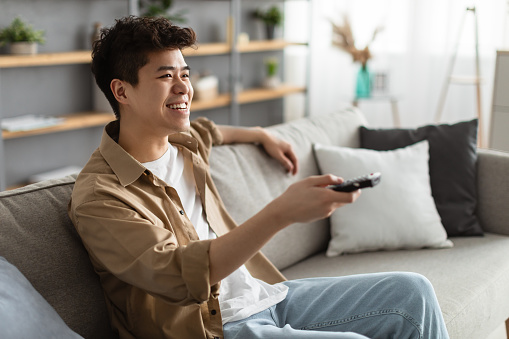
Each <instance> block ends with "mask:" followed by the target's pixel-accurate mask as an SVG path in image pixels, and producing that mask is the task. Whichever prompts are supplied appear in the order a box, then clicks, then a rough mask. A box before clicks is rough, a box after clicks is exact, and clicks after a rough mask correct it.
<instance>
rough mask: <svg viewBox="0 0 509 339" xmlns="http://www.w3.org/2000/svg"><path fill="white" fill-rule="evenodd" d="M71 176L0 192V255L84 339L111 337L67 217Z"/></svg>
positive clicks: (98, 292)
mask: <svg viewBox="0 0 509 339" xmlns="http://www.w3.org/2000/svg"><path fill="white" fill-rule="evenodd" d="M74 180H75V178H74V177H71V176H69V177H65V178H62V179H57V180H50V181H45V182H42V183H39V184H34V185H30V186H26V187H23V188H19V189H16V190H13V191H5V192H1V193H0V218H1V219H0V256H2V257H4V258H5V259H7V260H8V261H9V262H10V263H11V264H13V265H14V266H16V267H17V268H18V269H19V270H20V271H21V273H23V275H24V276H25V277H26V278H27V279H28V280H29V281H30V283H31V284H32V285H33V286H34V288H35V289H36V290H37V291H38V292H39V293H40V294H41V295H42V296H43V297H44V299H46V301H48V303H49V304H50V305H51V306H53V308H54V309H55V310H56V311H57V313H58V314H59V315H60V317H61V318H62V319H63V320H64V321H65V323H66V324H67V325H68V326H69V327H70V328H71V329H72V330H74V331H75V332H77V333H78V334H80V335H82V336H83V337H85V338H114V337H115V335H114V334H113V332H112V331H111V328H110V324H109V319H108V314H107V309H106V304H105V301H104V295H103V292H102V289H101V285H100V283H99V279H98V276H97V275H96V274H95V272H94V270H93V267H92V265H91V263H90V260H89V258H88V254H87V252H86V250H85V248H84V247H83V245H82V243H81V240H80V238H79V236H78V234H77V233H76V230H75V229H74V226H73V225H72V223H71V221H70V219H69V217H68V215H67V204H68V203H69V199H70V197H71V191H72V188H73V185H74Z"/></svg>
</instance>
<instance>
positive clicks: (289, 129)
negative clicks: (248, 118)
mask: <svg viewBox="0 0 509 339" xmlns="http://www.w3.org/2000/svg"><path fill="white" fill-rule="evenodd" d="M365 123H366V121H365V119H364V117H363V115H362V114H361V113H360V112H359V111H358V110H356V109H354V108H351V109H345V110H343V111H340V112H337V113H333V114H329V115H321V116H316V117H310V118H305V119H299V120H295V121H292V122H289V123H287V124H283V125H277V126H273V127H270V128H269V130H270V131H271V132H272V133H273V134H274V135H276V136H278V137H280V138H282V139H284V140H287V141H288V142H290V143H291V144H292V145H293V149H294V151H295V153H296V155H297V157H298V159H299V165H300V168H299V173H297V174H296V175H295V176H291V175H288V174H287V173H285V170H284V169H283V168H282V167H281V165H280V164H279V163H278V162H277V161H276V160H273V159H270V158H269V157H268V155H267V154H266V153H265V152H264V151H263V150H262V149H261V148H260V147H256V146H253V145H245V144H237V145H224V146H219V147H214V148H213V149H212V155H211V159H210V164H211V174H212V178H213V179H214V182H215V184H216V186H217V188H218V190H219V193H220V194H221V197H222V199H223V201H224V203H225V205H226V208H227V210H228V211H229V213H230V214H231V215H232V217H233V218H234V220H235V221H236V222H237V223H239V224H240V223H242V222H244V221H245V220H247V219H248V218H250V217H251V216H253V215H254V214H255V213H256V212H258V211H259V210H260V209H262V208H263V207H264V206H265V205H266V204H267V203H269V202H270V201H272V200H273V199H274V198H276V197H277V196H279V195H280V194H281V193H282V192H283V191H284V190H285V189H286V188H287V187H288V186H289V185H290V184H291V183H293V182H295V181H297V180H299V179H302V178H305V177H307V176H310V175H316V174H318V173H319V172H318V168H317V166H316V162H315V160H314V156H313V151H312V144H313V143H315V142H320V143H322V144H325V145H341V146H348V147H358V146H359V134H358V128H359V126H361V125H363V124H365ZM329 237H330V236H329V222H328V220H320V221H317V222H313V223H303V224H296V225H292V226H290V227H287V228H286V229H284V230H282V231H281V232H279V233H278V234H276V236H275V237H273V238H272V239H271V240H270V241H269V243H268V244H267V245H265V246H264V248H263V249H262V252H263V253H264V254H265V255H267V256H268V257H269V259H270V260H271V261H272V262H273V263H274V264H275V265H276V267H278V268H279V269H282V268H284V267H287V266H289V265H292V264H294V263H296V262H298V261H299V260H302V259H304V258H306V257H308V256H310V255H312V254H314V253H317V252H318V251H323V250H324V249H325V248H326V247H327V243H328V240H329Z"/></svg>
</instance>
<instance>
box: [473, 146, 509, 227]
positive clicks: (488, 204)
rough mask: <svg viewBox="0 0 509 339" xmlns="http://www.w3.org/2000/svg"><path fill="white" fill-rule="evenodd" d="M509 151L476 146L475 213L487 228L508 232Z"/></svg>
mask: <svg viewBox="0 0 509 339" xmlns="http://www.w3.org/2000/svg"><path fill="white" fill-rule="evenodd" d="M508 175H509V153H506V152H500V151H494V150H486V149H479V150H478V159H477V190H478V191H477V197H478V199H477V201H478V204H477V215H478V217H479V222H480V223H481V226H482V228H483V229H484V231H486V232H490V233H497V234H504V235H509V208H508V206H509V176H508Z"/></svg>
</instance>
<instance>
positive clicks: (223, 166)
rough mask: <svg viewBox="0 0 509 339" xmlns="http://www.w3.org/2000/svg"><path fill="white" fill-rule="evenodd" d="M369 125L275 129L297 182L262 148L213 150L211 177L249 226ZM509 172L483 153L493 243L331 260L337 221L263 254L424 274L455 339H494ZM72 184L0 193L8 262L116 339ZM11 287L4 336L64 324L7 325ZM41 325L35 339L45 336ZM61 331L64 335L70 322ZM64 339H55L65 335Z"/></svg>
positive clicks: (503, 310) (2, 251) (344, 269)
mask: <svg viewBox="0 0 509 339" xmlns="http://www.w3.org/2000/svg"><path fill="white" fill-rule="evenodd" d="M365 123H366V122H365V120H364V118H363V116H362V114H361V113H360V112H359V111H358V110H355V109H353V108H350V109H346V110H344V111H341V112H338V113H336V114H332V115H323V116H316V117H312V118H309V119H302V120H297V121H293V122H290V123H287V124H283V125H279V126H274V127H271V130H272V131H273V132H274V133H275V134H277V135H278V136H280V137H282V138H284V139H287V140H289V141H290V142H291V143H292V144H293V145H294V147H295V150H296V152H297V155H298V157H299V160H300V163H301V167H300V172H299V174H298V175H297V176H295V177H292V176H289V175H287V174H285V173H283V172H282V171H281V169H280V167H279V165H278V164H277V163H276V162H275V161H273V160H272V159H268V158H267V156H266V155H265V153H264V152H263V151H262V150H261V149H260V148H258V147H256V146H253V145H234V146H220V147H216V148H214V150H213V153H212V158H211V170H212V175H213V177H214V180H215V182H216V185H217V186H218V189H219V191H220V192H221V196H222V198H223V200H224V202H225V204H226V205H227V207H228V209H229V211H230V212H231V214H232V216H233V217H234V218H235V219H236V220H237V221H238V222H242V221H243V220H245V219H247V218H248V217H249V216H250V215H252V214H253V213H255V212H256V211H257V210H259V209H260V208H262V207H263V206H264V205H265V204H266V203H267V202H269V201H270V200H272V199H273V198H274V197H276V196H277V195H279V194H280V193H281V192H282V191H283V190H284V189H285V188H286V187H287V186H288V185H289V184H290V183H292V182H294V181H295V180H298V179H300V178H303V177H306V176H308V175H313V174H318V173H319V170H318V167H317V164H316V162H315V159H314V157H313V152H312V144H313V143H321V144H326V145H341V146H348V147H359V134H358V127H359V126H360V125H364V124H365ZM508 173H509V154H506V153H502V152H496V151H489V150H479V151H478V162H477V185H478V205H477V215H478V217H479V219H480V222H481V225H482V227H483V229H484V231H485V235H484V236H483V237H464V238H461V237H457V238H453V239H452V241H453V242H454V247H453V248H450V249H421V250H399V251H378V252H367V253H360V254H350V255H342V256H338V257H326V256H325V254H324V253H325V250H326V248H327V243H328V241H329V238H330V231H329V221H328V220H323V221H318V222H314V223H313V224H312V225H309V224H297V225H292V226H291V227H289V228H287V229H285V230H284V231H282V232H281V233H280V234H278V235H277V236H276V237H274V238H273V239H272V240H271V241H270V242H269V243H268V244H267V245H266V246H265V247H264V249H263V252H264V253H265V254H266V255H267V256H268V257H269V258H270V259H271V260H272V261H273V262H274V263H275V265H276V266H277V267H278V268H279V269H281V270H282V272H283V274H285V276H286V277H287V278H289V279H296V278H303V277H313V276H343V275H349V274H359V273H370V272H382V271H411V272H418V273H421V274H423V275H425V276H426V277H427V278H428V279H429V280H430V281H431V283H432V284H433V286H434V288H435V290H436V293H437V296H438V299H439V302H440V305H441V308H442V312H443V315H444V319H445V321H446V324H447V328H448V330H449V333H450V336H451V338H457V339H460V338H461V339H467V338H475V339H477V338H487V337H488V336H489V335H490V334H491V333H492V332H493V331H494V330H495V329H497V328H500V327H501V326H502V325H503V324H504V322H505V321H506V319H508V318H509V260H507V258H509V209H508V208H507V206H509V189H508V188H509V179H508V178H507V174H508ZM73 183H74V177H73V176H69V177H65V178H61V179H58V180H51V181H46V182H41V183H38V184H34V185H31V186H27V187H23V188H19V189H16V190H13V191H6V192H1V193H0V218H1V219H0V257H4V258H5V259H7V261H8V262H10V263H11V264H12V265H13V266H14V267H16V268H18V269H19V271H20V272H21V273H22V274H23V275H24V276H25V277H26V278H27V279H28V281H29V282H30V283H31V285H32V286H33V287H34V288H35V291H37V292H38V293H39V294H40V295H42V297H43V298H44V299H43V301H44V300H45V301H47V302H48V304H49V305H51V307H49V306H48V307H47V308H46V309H48V312H51V311H52V310H51V308H53V309H54V310H55V311H56V313H57V314H58V315H59V316H60V317H61V319H63V321H64V322H65V324H67V326H69V328H70V329H72V330H73V331H75V332H76V333H78V334H79V335H81V336H83V337H85V338H115V334H114V333H112V332H111V330H110V327H109V322H108V310H107V309H106V306H105V303H104V301H103V295H102V291H101V287H100V284H99V281H98V278H97V276H96V275H95V273H94V271H93V268H92V266H91V264H90V262H89V260H88V256H87V253H86V251H85V249H84V247H83V246H82V244H81V241H80V239H79V237H78V235H77V233H76V232H75V230H74V228H73V226H72V224H71V222H70V220H69V218H68V216H67V203H68V201H69V197H70V194H71V191H72V188H73ZM0 263H2V261H0ZM11 269H12V267H11ZM8 277H9V274H4V275H2V265H0V279H3V280H4V281H0V287H2V286H4V287H2V289H5V286H6V285H7V284H11V285H12V284H15V285H16V284H17V283H16V282H14V283H12V282H9V281H5V280H8ZM9 286H10V285H9ZM2 289H0V337H2V333H4V334H5V333H9V332H6V331H5V326H7V327H12V330H11V333H13V332H15V331H16V326H23V327H24V328H25V329H26V328H30V327H31V324H35V325H36V324H38V321H39V323H40V322H44V323H45V327H46V328H44V330H46V329H47V327H50V326H51V322H53V321H55V319H52V320H51V321H48V320H47V319H36V318H31V317H25V318H23V321H22V325H19V324H16V323H15V322H14V321H11V322H8V323H7V320H5V319H7V318H6V317H5V316H4V314H5V313H6V312H9V313H10V317H11V318H14V319H15V316H16V314H15V313H16V312H17V311H18V310H17V309H16V310H14V308H12V312H10V310H9V309H7V310H6V307H7V306H5V305H6V303H5V302H4V303H3V304H2V302H3V301H4V299H6V298H10V297H9V296H6V295H5V294H2ZM33 293H35V292H33ZM12 298H14V297H12ZM16 298H18V300H21V299H22V298H24V296H23V294H22V293H18V294H17V295H16ZM34 300H35V299H34ZM11 301H12V300H11ZM34 303H35V301H34ZM2 305H3V306H2ZM7 305H8V303H7ZM20 308H21V307H20ZM19 311H20V312H21V311H22V310H19ZM39 313H41V312H39ZM43 316H44V314H38V315H36V316H35V317H43ZM27 318H30V319H27ZM53 318H54V317H53ZM2 319H4V323H2ZM9 319H10V318H9ZM35 325H34V326H33V327H34V328H35V329H34V331H35V332H34V333H39V334H41V333H44V331H43V328H41V327H39V328H37V327H36V326H35ZM58 326H60V327H59V328H61V327H62V324H59V325H58ZM2 327H4V332H2V329H1V328H2ZM55 331H57V330H55ZM55 333H57V334H55V336H54V337H55V338H61V337H66V335H61V334H60V335H58V332H55ZM4 337H5V336H4ZM14 337H15V336H14ZM34 337H37V336H34ZM39 337H44V336H43V335H42V334H41V335H40V336H39Z"/></svg>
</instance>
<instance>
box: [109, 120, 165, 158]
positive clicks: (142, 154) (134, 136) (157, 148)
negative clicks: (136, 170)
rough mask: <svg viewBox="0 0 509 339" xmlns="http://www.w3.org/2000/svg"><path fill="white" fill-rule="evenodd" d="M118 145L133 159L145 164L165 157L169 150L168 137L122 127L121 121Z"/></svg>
mask: <svg viewBox="0 0 509 339" xmlns="http://www.w3.org/2000/svg"><path fill="white" fill-rule="evenodd" d="M123 127H124V128H123ZM118 144H119V145H120V146H121V147H122V148H123V149H124V150H125V151H126V152H127V153H129V154H130V155H131V156H132V157H133V158H135V159H136V160H138V161H139V162H141V163H144V162H149V161H154V160H157V159H159V158H160V157H162V156H163V154H164V153H165V152H166V151H167V150H168V136H157V135H154V134H153V133H144V132H143V131H141V130H137V129H133V128H127V126H122V119H121V120H120V133H119V136H118Z"/></svg>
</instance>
